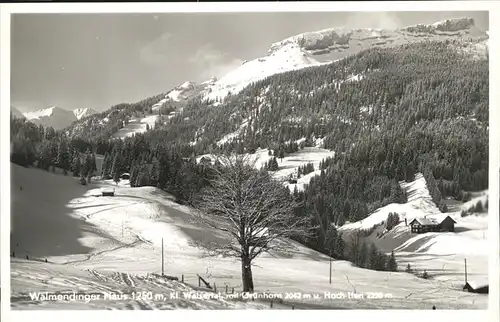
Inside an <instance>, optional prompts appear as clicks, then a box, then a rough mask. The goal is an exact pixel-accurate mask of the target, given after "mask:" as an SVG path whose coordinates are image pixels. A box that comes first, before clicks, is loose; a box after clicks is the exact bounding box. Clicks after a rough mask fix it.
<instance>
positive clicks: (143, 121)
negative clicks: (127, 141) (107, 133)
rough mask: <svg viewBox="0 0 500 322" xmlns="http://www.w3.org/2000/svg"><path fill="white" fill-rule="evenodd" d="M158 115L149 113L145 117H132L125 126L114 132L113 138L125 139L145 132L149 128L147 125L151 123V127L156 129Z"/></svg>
mask: <svg viewBox="0 0 500 322" xmlns="http://www.w3.org/2000/svg"><path fill="white" fill-rule="evenodd" d="M158 118H159V116H158V115H148V116H146V117H143V118H140V119H139V118H133V119H130V121H129V123H128V124H127V125H125V126H124V127H123V128H121V129H120V130H118V132H116V133H115V134H113V138H120V139H123V138H125V137H130V136H133V135H134V134H136V133H144V132H146V130H147V126H148V125H149V128H150V129H154V126H155V122H156V121H157V120H158Z"/></svg>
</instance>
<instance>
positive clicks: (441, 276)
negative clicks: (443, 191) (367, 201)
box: [339, 174, 489, 288]
mask: <svg viewBox="0 0 500 322" xmlns="http://www.w3.org/2000/svg"><path fill="white" fill-rule="evenodd" d="M401 186H402V188H403V189H405V190H406V191H407V193H408V202H407V203H406V204H390V205H387V206H385V207H382V208H380V209H378V210H377V211H375V212H374V213H373V214H371V215H370V216H369V217H367V218H365V219H364V220H361V221H359V222H355V223H349V224H346V225H344V226H342V227H340V229H339V230H340V231H341V232H343V233H344V236H345V238H346V239H348V238H350V236H351V235H352V234H353V233H355V232H356V231H359V230H362V229H370V228H372V227H373V226H375V225H377V224H380V223H382V222H385V221H386V220H387V216H388V214H389V213H390V212H396V213H398V214H399V217H400V220H401V222H400V224H399V225H397V226H395V227H394V228H392V229H391V230H390V231H389V232H387V233H385V234H383V235H382V236H381V237H380V238H378V237H377V236H376V234H377V233H381V232H383V231H384V230H385V225H382V226H380V227H378V228H377V229H375V231H374V232H373V233H372V234H371V235H370V237H369V238H368V240H369V241H372V242H373V243H374V244H375V245H376V246H377V247H378V248H380V249H381V250H382V251H384V252H388V253H389V252H391V251H392V250H394V253H395V255H396V259H397V261H398V264H399V269H400V270H404V269H405V267H406V265H407V264H408V263H409V264H410V266H411V268H412V269H416V270H417V271H419V272H420V273H422V272H423V271H424V270H426V271H427V272H428V274H429V275H430V276H431V277H432V278H433V279H434V280H435V281H439V282H442V283H444V284H445V285H448V286H449V287H450V288H460V287H461V286H463V285H464V259H465V258H466V259H467V272H468V279H469V280H487V279H488V249H489V248H488V216H487V213H480V214H475V215H471V216H467V217H463V218H462V217H461V216H460V210H461V209H469V208H470V207H471V206H472V205H475V204H476V203H477V202H478V201H482V202H483V203H484V202H485V201H486V199H487V191H484V192H481V193H479V194H476V195H477V197H475V198H473V199H472V200H471V201H469V202H467V203H465V204H463V205H461V206H460V207H459V209H458V211H457V212H448V213H441V212H440V211H439V209H438V208H437V207H436V205H435V204H434V203H433V201H432V198H431V196H430V194H429V191H428V190H427V186H426V182H425V178H424V177H423V176H422V175H421V174H417V176H416V178H415V181H413V182H410V183H406V182H402V183H401ZM424 216H426V217H427V218H428V219H437V220H439V219H444V218H445V217H446V216H450V217H451V218H452V219H453V220H455V221H456V224H455V232H453V233H450V232H440V233H435V232H429V233H424V234H416V233H411V231H410V226H409V225H408V226H406V225H405V218H406V220H407V222H408V224H409V223H410V222H411V221H412V220H413V219H414V218H417V217H424Z"/></svg>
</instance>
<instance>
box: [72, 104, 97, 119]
mask: <svg viewBox="0 0 500 322" xmlns="http://www.w3.org/2000/svg"><path fill="white" fill-rule="evenodd" d="M96 113H97V112H96V111H94V110H93V109H91V108H88V107H87V108H77V109H75V110H73V114H75V117H76V119H77V120H79V119H81V118H84V117H87V116H89V115H93V114H96Z"/></svg>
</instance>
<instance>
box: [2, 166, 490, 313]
mask: <svg viewBox="0 0 500 322" xmlns="http://www.w3.org/2000/svg"><path fill="white" fill-rule="evenodd" d="M109 186H113V187H114V188H115V196H114V197H102V196H98V195H99V191H100V188H102V187H109ZM20 187H22V190H21V189H20ZM11 188H12V234H11V245H12V249H11V251H14V252H15V255H16V258H15V259H11V290H12V303H13V304H12V305H13V308H15V309H30V308H31V309H33V308H34V309H40V308H51V309H53V308H61V309H68V308H88V309H95V308H113V309H116V308H126V309H132V308H144V307H146V308H148V307H149V308H172V306H175V308H182V307H183V306H185V308H239V307H242V305H244V307H245V308H256V307H257V308H258V307H259V302H258V301H256V302H252V301H250V302H247V303H244V302H234V301H222V300H212V301H206V300H186V301H184V302H183V301H179V300H176V301H177V302H176V301H173V302H172V301H166V302H168V303H174V302H175V303H177V304H175V303H174V304H168V305H167V304H162V303H158V301H156V302H155V301H149V300H145V301H120V300H118V301H110V300H105V299H102V300H101V301H92V302H91V304H85V303H82V302H78V301H77V302H53V303H49V302H46V301H35V300H31V298H29V292H45V291H47V292H72V291H86V292H105V290H107V291H109V292H111V291H112V290H114V292H116V293H120V292H121V293H125V294H130V292H133V291H151V292H153V293H155V292H160V290H161V292H162V293H167V292H170V290H179V291H181V290H183V289H184V288H185V287H188V286H185V285H184V284H182V283H177V282H170V281H169V282H166V281H163V280H162V279H159V278H157V277H153V278H152V279H151V280H148V278H147V276H148V274H153V273H156V274H159V273H160V272H161V239H162V238H163V242H164V254H165V261H164V262H165V274H166V275H171V276H176V277H178V278H179V279H180V278H181V276H182V275H184V280H185V282H186V283H188V284H190V285H194V286H197V283H198V281H197V277H196V274H200V275H201V276H203V277H204V278H205V279H206V280H207V281H208V282H209V283H210V284H212V285H213V284H214V283H216V285H217V288H218V290H224V291H225V286H226V285H228V288H229V289H230V290H231V289H232V288H233V287H234V288H235V292H238V291H241V267H240V263H239V262H238V261H236V260H234V259H232V258H221V257H217V258H210V257H207V256H205V253H204V252H203V250H202V249H201V248H200V245H202V244H204V245H207V244H209V242H215V243H217V242H221V241H223V240H225V239H226V238H227V237H226V236H224V235H221V234H220V233H218V232H215V231H212V230H210V229H208V228H207V227H204V226H203V225H201V224H199V223H197V222H194V221H193V220H192V216H191V215H190V210H189V208H187V207H185V206H180V205H178V204H176V203H175V202H173V201H172V197H171V196H169V195H168V194H167V193H165V192H163V191H160V190H158V189H156V188H152V187H141V188H130V187H127V182H126V181H122V182H121V183H119V184H118V185H115V184H114V183H110V182H99V183H93V184H90V185H89V186H81V185H79V184H78V183H77V180H76V179H75V178H71V177H64V176H61V175H56V174H52V173H48V172H44V171H40V170H36V169H25V168H22V167H19V166H16V165H12V186H11ZM27 200H29V201H30V202H29V203H28V202H26V201H27ZM283 242H286V241H283ZM290 244H292V245H294V247H293V248H291V249H290V251H288V252H286V253H274V254H269V255H265V256H263V257H260V258H258V259H257V260H256V261H255V265H254V267H253V276H254V283H255V288H256V291H257V292H272V293H275V294H282V296H285V293H287V292H301V293H302V294H315V293H317V294H319V295H320V297H319V298H318V299H315V300H313V299H308V298H304V297H302V298H300V299H299V298H297V299H294V300H292V301H294V302H301V303H305V304H304V305H313V304H314V305H316V306H327V307H330V308H358V309H359V308H422V309H429V308H431V307H432V305H436V307H438V308H439V309H445V308H469V309H473V308H483V309H484V308H486V307H487V301H488V297H487V296H485V295H480V294H472V293H470V294H469V293H464V292H462V291H461V290H460V289H458V288H456V287H455V286H453V285H451V284H450V283H449V282H447V281H441V280H438V279H434V280H423V279H420V278H417V277H415V276H414V275H411V274H406V273H399V272H398V273H390V272H375V271H370V270H366V269H361V268H357V267H353V266H352V265H351V264H350V263H349V262H346V261H334V262H333V263H332V284H329V282H328V280H329V261H328V258H327V257H326V256H324V255H322V254H320V253H317V252H315V251H313V250H310V249H308V248H306V247H304V246H302V245H299V244H297V243H294V242H290ZM414 254H415V255H419V253H414ZM26 255H29V258H30V260H29V261H27V260H25V259H24V258H25V257H26ZM33 259H38V260H39V261H38V260H33ZM45 259H47V263H44V261H45ZM445 260H449V257H446V258H445ZM484 266H485V267H487V265H484ZM457 269H458V267H457ZM485 269H486V268H485ZM149 276H150V277H151V275H149ZM325 292H326V293H325ZM347 292H356V293H358V294H363V296H364V298H357V299H352V298H342V296H348V293H347ZM377 292H378V294H372V293H377ZM368 296H372V297H376V296H379V297H381V298H368ZM226 302H229V304H227V303H226ZM179 303H183V304H179ZM127 305H129V306H127ZM165 306H166V307H165ZM169 306H170V307H169ZM264 306H265V307H269V306H268V304H265V305H264ZM264 306H261V307H264Z"/></svg>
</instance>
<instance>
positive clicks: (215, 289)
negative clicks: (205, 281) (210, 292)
mask: <svg viewBox="0 0 500 322" xmlns="http://www.w3.org/2000/svg"><path fill="white" fill-rule="evenodd" d="M214 292H216V293H217V286H216V285H215V282H214Z"/></svg>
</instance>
